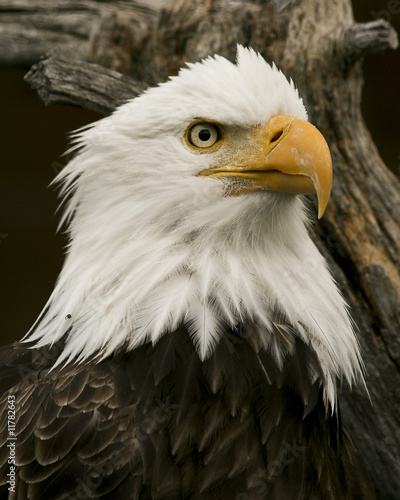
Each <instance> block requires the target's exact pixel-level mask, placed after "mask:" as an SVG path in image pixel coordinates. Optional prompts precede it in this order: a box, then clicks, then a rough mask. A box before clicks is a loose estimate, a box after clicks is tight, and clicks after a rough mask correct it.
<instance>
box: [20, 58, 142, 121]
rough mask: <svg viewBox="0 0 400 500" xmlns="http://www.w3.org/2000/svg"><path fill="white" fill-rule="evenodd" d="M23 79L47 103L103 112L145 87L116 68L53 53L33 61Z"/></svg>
mask: <svg viewBox="0 0 400 500" xmlns="http://www.w3.org/2000/svg"><path fill="white" fill-rule="evenodd" d="M25 80H26V81H27V82H28V83H29V85H30V86H31V87H32V88H33V90H36V91H37V92H38V94H39V95H40V97H41V98H42V100H43V101H44V103H45V104H46V105H49V104H69V105H71V106H78V107H81V108H85V109H90V110H92V111H97V112H98V113H101V114H103V115H106V114H109V113H111V112H112V111H113V110H114V109H115V108H116V107H117V106H119V105H120V104H122V103H123V102H125V101H127V100H128V99H132V98H133V97H135V96H137V95H138V94H140V93H141V92H143V90H145V89H146V88H147V85H146V84H145V83H143V82H138V81H135V80H133V79H132V78H129V77H127V76H124V75H122V74H121V73H118V72H116V71H113V70H110V69H106V68H104V67H102V66H99V65H97V64H91V63H88V62H85V61H78V60H73V59H67V58H63V57H60V56H58V55H56V54H53V55H50V56H49V57H47V58H45V59H42V60H41V61H39V62H38V63H37V64H35V65H34V66H33V67H32V68H31V70H30V71H29V73H27V75H26V76H25Z"/></svg>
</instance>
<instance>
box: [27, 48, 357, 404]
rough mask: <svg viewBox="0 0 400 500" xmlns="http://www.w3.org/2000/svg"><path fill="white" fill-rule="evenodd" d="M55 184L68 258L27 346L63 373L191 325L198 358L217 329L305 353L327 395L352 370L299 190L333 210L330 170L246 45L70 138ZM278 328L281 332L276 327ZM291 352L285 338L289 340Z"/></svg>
mask: <svg viewBox="0 0 400 500" xmlns="http://www.w3.org/2000/svg"><path fill="white" fill-rule="evenodd" d="M74 141H75V145H74V148H75V149H77V150H78V154H77V155H76V156H75V158H74V159H73V160H72V161H71V162H70V163H69V164H68V165H67V166H66V167H65V169H64V170H63V171H62V172H61V173H60V174H59V177H58V181H60V182H62V184H63V188H62V193H63V195H64V196H65V197H66V199H67V205H66V211H65V215H64V218H63V221H67V223H68V224H69V236H70V245H69V252H68V256H67V259H66V262H65V264H64V267H63V270H62V272H61V275H60V278H59V280H58V283H57V285H56V287H55V290H54V292H53V294H52V296H51V297H50V300H49V302H48V304H47V306H46V308H45V310H44V313H43V314H42V317H41V318H40V320H39V322H38V324H37V325H36V326H35V328H34V331H33V332H32V333H31V334H30V337H29V340H34V341H36V342H37V344H38V345H47V344H51V343H52V342H54V341H56V340H58V339H60V338H63V337H64V338H65V342H66V343H65V349H64V351H63V353H62V355H61V357H60V359H59V362H61V361H71V360H74V359H76V360H82V359H85V358H87V357H89V356H92V355H98V356H100V357H104V356H108V355H109V354H111V353H112V352H113V351H115V350H116V349H118V348H121V347H126V348H127V349H134V348H135V347H136V346H138V345H140V344H142V343H145V342H153V343H156V342H157V341H158V339H159V338H160V337H161V336H163V335H168V333H169V332H172V331H174V330H175V329H177V328H178V327H179V326H180V325H184V326H185V327H186V328H187V330H188V334H189V335H190V336H191V337H192V339H193V342H194V344H195V345H196V348H197V352H198V354H199V356H200V358H201V359H205V358H207V357H208V356H209V355H210V354H211V353H212V352H213V349H214V348H215V345H216V344H217V343H218V342H219V340H220V338H221V336H223V334H224V331H226V329H227V328H228V329H236V328H238V327H239V326H240V328H241V329H242V331H246V329H252V331H258V332H259V336H260V342H262V343H263V344H264V345H265V347H266V349H269V350H270V351H271V352H273V353H274V356H275V357H276V362H277V363H278V364H280V363H281V362H282V358H283V357H284V355H285V349H288V348H289V349H290V346H289V347H285V348H283V347H282V342H281V340H280V339H277V338H276V335H275V334H273V332H274V331H276V328H275V327H276V323H280V324H281V325H285V327H286V329H287V325H290V332H289V333H287V335H288V337H289V339H290V338H292V337H295V336H296V335H297V336H300V337H302V339H303V340H304V341H306V342H307V343H308V344H310V345H311V346H312V347H313V349H314V351H315V353H316V354H317V356H318V358H319V361H320V364H321V366H322V367H323V370H324V376H325V381H324V384H325V386H326V393H327V397H329V398H330V399H333V398H334V384H335V380H336V379H337V378H338V377H339V378H342V377H345V378H347V379H348V380H349V381H350V382H351V381H352V380H353V379H354V377H355V376H356V375H357V374H359V372H360V361H359V351H358V345H357V341H356V339H355V336H354V333H353V330H352V326H351V322H350V320H349V317H348V314H347V311H346V306H345V304H344V301H343V299H342V298H341V296H340V294H339V292H338V290H337V288H336V286H335V284H334V282H333V279H332V277H331V276H330V274H329V272H328V270H327V267H326V264H325V261H324V259H323V258H322V257H321V255H320V254H319V252H318V250H317V249H316V247H315V246H314V244H313V242H312V241H311V239H310V237H309V235H308V232H307V224H308V217H309V216H308V213H307V211H306V210H305V205H304V200H303V199H302V197H301V196H298V195H301V194H307V193H316V195H317V197H318V211H319V216H322V214H323V212H324V210H325V207H326V204H327V202H328V199H329V194H330V190H331V183H332V164H331V158H330V154H329V149H328V146H327V144H326V142H325V140H324V139H323V137H322V135H321V134H320V132H319V131H318V130H317V129H316V128H315V127H314V126H313V125H311V124H310V123H308V121H307V113H306V110H305V107H304V104H303V101H302V100H301V98H300V97H299V95H298V92H297V90H296V89H295V86H294V84H293V82H292V81H288V80H287V79H286V77H285V76H284V75H283V73H282V72H281V71H279V70H278V69H277V68H276V66H275V65H272V66H270V65H269V64H268V63H267V62H266V61H265V60H264V59H263V58H262V57H261V56H260V55H259V54H257V53H256V52H254V51H253V50H251V49H246V48H243V47H240V46H239V47H238V52H237V62H236V64H233V63H232V62H230V61H228V60H227V59H225V58H223V57H220V56H215V57H210V58H207V59H205V60H203V61H202V62H199V63H196V64H188V65H187V67H186V68H184V69H182V70H181V71H180V72H179V74H178V75H177V76H174V77H172V78H170V79H169V80H168V81H167V82H166V83H163V84H161V85H159V86H158V87H156V88H152V89H150V90H148V91H146V92H145V93H144V94H143V95H141V96H140V97H138V98H135V99H132V100H131V101H129V102H127V103H126V104H124V105H122V106H121V107H120V108H118V109H117V110H116V111H115V112H114V113H113V114H112V115H111V116H109V117H106V118H104V119H103V120H100V121H99V122H97V123H95V124H94V125H92V126H90V127H86V128H84V129H82V130H80V131H78V132H77V133H76V134H75V136H74ZM282 328H283V326H282ZM289 345H290V340H289Z"/></svg>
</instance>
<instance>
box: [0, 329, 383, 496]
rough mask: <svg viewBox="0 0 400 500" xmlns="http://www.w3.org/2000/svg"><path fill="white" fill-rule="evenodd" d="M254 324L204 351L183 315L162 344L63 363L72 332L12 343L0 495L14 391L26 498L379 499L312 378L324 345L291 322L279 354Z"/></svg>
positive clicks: (20, 486) (3, 360) (20, 485)
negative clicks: (51, 342)
mask: <svg viewBox="0 0 400 500" xmlns="http://www.w3.org/2000/svg"><path fill="white" fill-rule="evenodd" d="M282 329H284V330H282ZM246 332H247V333H246V335H243V334H242V333H241V331H240V329H238V330H237V331H228V332H226V335H225V337H224V338H223V339H222V340H221V341H220V343H219V344H218V346H217V348H216V350H215V352H214V354H213V355H212V356H211V357H210V358H209V359H207V360H206V361H204V362H201V361H200V359H199V357H198V355H197V353H196V351H195V349H194V347H193V343H192V341H191V339H190V336H189V334H188V332H187V331H186V330H185V329H184V328H183V327H182V328H180V329H179V330H177V331H175V332H173V333H171V334H168V335H165V336H164V337H163V338H162V339H161V340H160V341H159V342H158V343H157V344H156V345H155V346H152V345H151V344H147V345H143V346H141V347H139V348H137V349H135V350H134V351H132V352H129V353H127V352H124V351H121V352H119V353H116V354H115V355H113V356H112V357H110V358H107V359H105V360H103V361H101V362H96V360H92V361H89V362H87V363H81V364H70V365H68V366H66V367H63V368H54V369H51V368H52V367H53V364H54V362H55V361H56V359H57V356H58V355H59V353H60V350H61V349H62V345H56V346H53V348H52V349H50V350H47V349H44V348H42V349H29V348H28V346H27V345H25V344H15V345H14V346H11V347H9V348H6V349H2V350H0V364H1V366H2V368H1V373H0V380H1V384H0V385H1V387H2V388H3V390H4V391H5V392H4V393H3V394H4V395H3V397H2V398H1V400H0V410H2V414H1V418H2V420H0V430H1V432H0V441H1V443H2V447H1V451H0V467H1V469H0V474H1V476H0V477H1V481H2V484H3V486H1V487H0V499H2V500H3V499H5V498H8V491H7V483H6V481H7V476H6V474H7V472H8V470H9V464H8V463H7V459H8V450H7V449H6V446H5V444H6V442H7V422H6V415H7V411H6V410H7V397H8V395H9V394H12V395H14V396H15V398H16V404H17V413H16V417H17V419H16V432H17V434H18V436H17V437H18V439H17V464H18V469H17V485H16V490H17V493H16V497H15V498H24V499H26V498H30V499H31V500H38V499H42V498H48V499H50V500H53V499H60V500H61V499H67V498H93V499H99V500H100V499H101V500H111V499H116V498H121V499H127V500H130V499H139V500H146V499H152V500H156V499H169V500H172V499H175V498H176V499H192V500H194V499H196V500H201V499H213V500H218V499H230V498H235V499H238V500H239V499H240V500H244V499H254V500H257V499H266V498H268V499H269V500H282V499H285V500H286V499H288V500H291V499H299V500H302V499H303V500H309V499H313V498H315V499H318V500H333V499H335V500H336V499H339V498H340V499H344V500H352V499H353V500H354V499H364V500H369V499H373V498H374V495H373V491H372V488H371V486H370V483H369V480H368V478H367V475H366V473H365V470H364V467H363V465H362V463H361V459H360V457H359V455H358V453H357V451H356V449H355V447H354V445H353V443H352V442H351V440H350V439H349V438H348V436H347V434H346V433H345V432H343V430H342V427H341V422H340V415H339V414H338V413H337V412H336V413H334V414H333V415H331V414H330V412H327V411H326V408H325V406H324V403H323V394H322V389H321V387H320V382H315V383H311V382H310V380H311V379H312V378H310V374H319V376H320V377H322V371H321V368H320V366H319V364H318V360H317V358H316V356H315V354H314V353H313V351H312V348H311V347H310V346H309V345H306V344H305V343H303V342H302V341H301V340H299V339H297V340H295V339H296V337H295V336H293V335H292V336H291V333H290V328H289V327H288V326H287V325H286V326H285V325H282V324H279V325H278V326H277V328H276V332H275V333H276V335H277V336H279V335H280V336H281V337H279V339H280V340H279V341H281V342H282V349H283V351H284V354H285V355H284V357H283V360H282V364H281V366H278V365H277V364H276V362H275V360H274V358H273V356H272V355H271V353H270V352H268V350H266V349H264V348H263V347H262V345H263V344H262V342H260V337H259V335H260V333H259V332H258V330H257V329H256V328H254V332H253V333H252V332H250V333H249V329H248V328H247V330H246ZM285 346H286V347H285ZM53 349H54V351H53ZM21 363H22V366H21ZM3 374H4V377H3Z"/></svg>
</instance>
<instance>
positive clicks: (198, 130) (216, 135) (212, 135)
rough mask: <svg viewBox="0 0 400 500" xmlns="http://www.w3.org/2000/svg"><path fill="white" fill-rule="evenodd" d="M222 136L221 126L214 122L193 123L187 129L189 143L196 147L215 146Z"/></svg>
mask: <svg viewBox="0 0 400 500" xmlns="http://www.w3.org/2000/svg"><path fill="white" fill-rule="evenodd" d="M220 137H221V134H220V130H219V128H218V127H217V126H216V125H214V124H213V123H208V122H200V123H195V124H194V125H192V126H191V127H190V128H189V130H188V131H187V134H186V138H187V141H188V143H189V144H190V145H191V146H194V147H195V148H200V149H206V148H210V147H211V146H214V144H215V143H216V142H218V141H219V139H220Z"/></svg>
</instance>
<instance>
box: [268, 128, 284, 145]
mask: <svg viewBox="0 0 400 500" xmlns="http://www.w3.org/2000/svg"><path fill="white" fill-rule="evenodd" d="M282 134H283V130H279V132H277V133H276V134H274V135H273V136H272V137H271V140H270V143H271V142H276V141H277V140H278V139H279V137H280V136H281V135H282Z"/></svg>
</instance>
